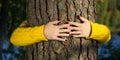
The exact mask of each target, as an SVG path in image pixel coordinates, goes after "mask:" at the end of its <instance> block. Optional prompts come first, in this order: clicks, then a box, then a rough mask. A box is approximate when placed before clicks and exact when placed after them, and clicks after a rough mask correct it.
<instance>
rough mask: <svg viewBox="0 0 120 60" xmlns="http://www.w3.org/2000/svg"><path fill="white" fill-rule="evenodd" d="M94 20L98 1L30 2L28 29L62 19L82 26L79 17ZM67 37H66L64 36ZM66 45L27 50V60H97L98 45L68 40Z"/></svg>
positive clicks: (38, 45)
mask: <svg viewBox="0 0 120 60" xmlns="http://www.w3.org/2000/svg"><path fill="white" fill-rule="evenodd" d="M79 15H81V16H83V17H85V18H87V19H90V20H93V21H95V0H27V20H28V25H29V26H35V25H42V24H46V23H48V22H50V21H54V20H58V19H59V20H60V21H61V22H60V24H64V23H65V22H67V21H74V22H78V23H81V22H80V20H79V19H78V18H77V16H79ZM63 38H64V37H63ZM65 38H67V39H68V40H67V41H66V42H59V41H48V42H40V43H36V44H34V45H32V46H29V47H27V51H26V60H97V42H96V41H93V40H86V39H85V38H72V37H65Z"/></svg>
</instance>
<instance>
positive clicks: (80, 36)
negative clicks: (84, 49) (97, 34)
mask: <svg viewBox="0 0 120 60" xmlns="http://www.w3.org/2000/svg"><path fill="white" fill-rule="evenodd" d="M72 36H73V37H85V36H84V35H72Z"/></svg>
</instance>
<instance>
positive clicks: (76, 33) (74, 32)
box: [70, 31, 81, 35]
mask: <svg viewBox="0 0 120 60" xmlns="http://www.w3.org/2000/svg"><path fill="white" fill-rule="evenodd" d="M70 34H72V35H80V34H81V32H80V31H73V32H70Z"/></svg>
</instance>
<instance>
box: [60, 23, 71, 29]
mask: <svg viewBox="0 0 120 60" xmlns="http://www.w3.org/2000/svg"><path fill="white" fill-rule="evenodd" d="M67 27H69V24H63V25H60V26H59V28H61V29H62V28H67Z"/></svg>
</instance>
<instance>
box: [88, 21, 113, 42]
mask: <svg viewBox="0 0 120 60" xmlns="http://www.w3.org/2000/svg"><path fill="white" fill-rule="evenodd" d="M90 24H91V28H92V29H91V34H90V36H89V37H88V38H89V39H94V40H97V41H98V43H105V42H108V41H109V40H110V39H111V34H110V30H109V29H108V28H107V27H106V26H105V25H102V24H98V23H93V22H92V21H90Z"/></svg>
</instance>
